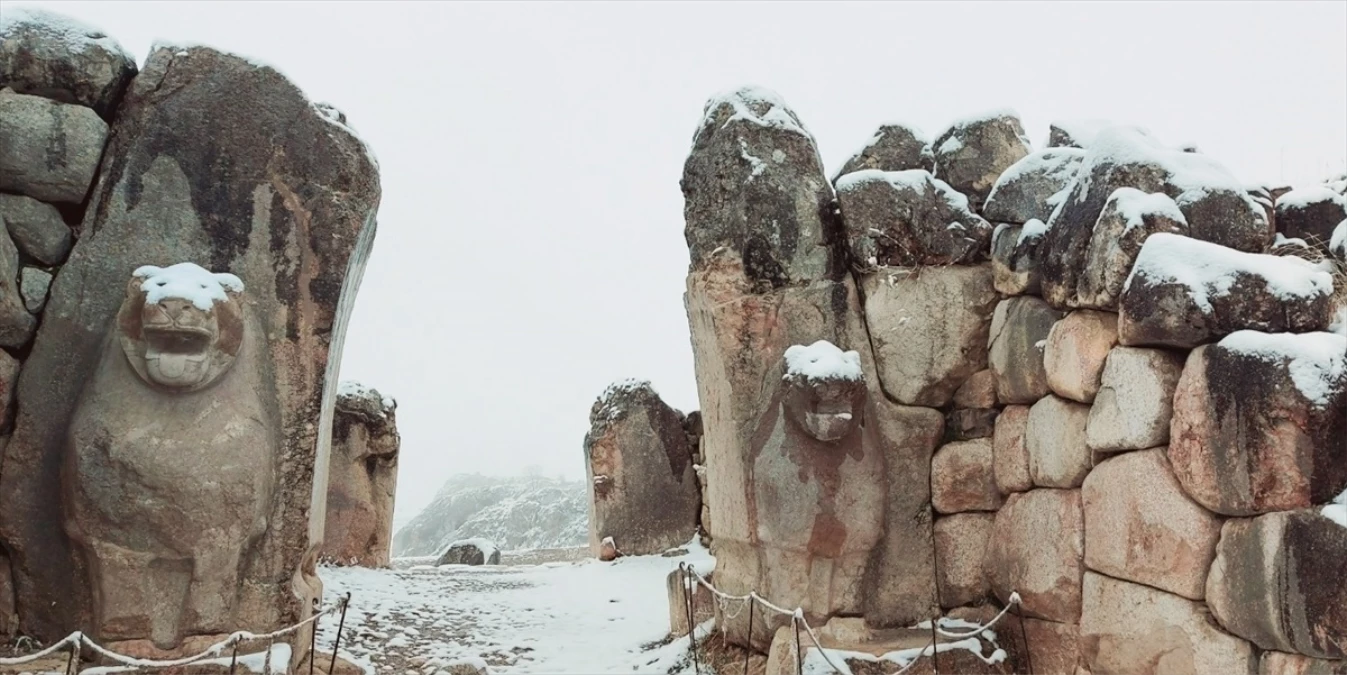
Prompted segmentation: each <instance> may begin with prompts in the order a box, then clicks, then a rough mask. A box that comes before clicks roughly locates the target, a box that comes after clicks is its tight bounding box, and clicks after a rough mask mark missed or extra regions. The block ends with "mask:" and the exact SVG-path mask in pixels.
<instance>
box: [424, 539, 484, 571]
mask: <svg viewBox="0 0 1347 675" xmlns="http://www.w3.org/2000/svg"><path fill="white" fill-rule="evenodd" d="M435 564H436V565H437V566H438V565H499V564H500V549H498V548H496V545H495V544H493V543H491V542H490V541H488V540H486V539H463V540H461V541H455V542H451V543H450V544H449V547H448V548H446V549H444V552H443V553H441V554H440V556H439V558H437V559H436V560H435Z"/></svg>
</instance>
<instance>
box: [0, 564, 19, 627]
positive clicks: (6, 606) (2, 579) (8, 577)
mask: <svg viewBox="0 0 1347 675" xmlns="http://www.w3.org/2000/svg"><path fill="white" fill-rule="evenodd" d="M18 630H19V616H18V614H16V613H15V612H14V575H13V574H11V572H10V569H9V556H7V555H5V552H4V551H0V637H11V636H13V635H14V634H15V633H16V632H18Z"/></svg>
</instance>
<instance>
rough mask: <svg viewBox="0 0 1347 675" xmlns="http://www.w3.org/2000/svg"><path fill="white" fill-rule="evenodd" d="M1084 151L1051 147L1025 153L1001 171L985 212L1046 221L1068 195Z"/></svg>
mask: <svg viewBox="0 0 1347 675" xmlns="http://www.w3.org/2000/svg"><path fill="white" fill-rule="evenodd" d="M1084 157H1085V151H1084V150H1080V149H1078V148H1049V149H1047V150H1039V151H1038V152H1035V153H1032V154H1029V155H1026V156H1025V157H1024V158H1023V159H1021V160H1020V161H1018V162H1015V163H1014V164H1012V165H1010V168H1008V169H1006V170H1005V171H1004V172H1002V173H1001V175H1000V177H998V178H997V179H996V183H995V184H994V185H993V186H992V190H991V193H989V194H988V195H987V203H986V204H985V205H984V206H983V209H982V215H983V216H985V217H986V218H987V219H988V220H991V221H1001V222H1008V223H1026V222H1028V221H1030V220H1042V221H1047V220H1048V218H1050V217H1051V216H1052V212H1053V210H1054V209H1055V207H1056V206H1057V204H1058V203H1059V202H1060V201H1061V200H1062V199H1064V198H1065V197H1066V195H1065V194H1064V191H1065V190H1067V189H1068V188H1070V187H1071V181H1073V180H1075V178H1076V174H1077V172H1079V171H1080V165H1081V161H1082V160H1083V159H1084Z"/></svg>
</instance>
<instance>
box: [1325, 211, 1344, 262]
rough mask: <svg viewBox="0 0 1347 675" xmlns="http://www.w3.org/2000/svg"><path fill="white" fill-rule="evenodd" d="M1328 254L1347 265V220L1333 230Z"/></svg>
mask: <svg viewBox="0 0 1347 675" xmlns="http://www.w3.org/2000/svg"><path fill="white" fill-rule="evenodd" d="M1328 252H1329V253H1330V254H1331V255H1333V257H1335V258H1337V259H1338V261H1339V262H1342V263H1344V264H1347V220H1344V221H1342V222H1341V223H1338V226H1337V227H1335V228H1333V238H1332V239H1331V240H1330V242H1329V246H1328Z"/></svg>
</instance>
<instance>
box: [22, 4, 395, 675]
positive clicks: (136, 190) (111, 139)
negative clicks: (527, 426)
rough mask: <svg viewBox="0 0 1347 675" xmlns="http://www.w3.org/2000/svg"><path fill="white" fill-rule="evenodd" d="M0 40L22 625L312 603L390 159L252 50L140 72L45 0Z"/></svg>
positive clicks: (186, 52) (163, 626)
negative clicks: (336, 413) (380, 164)
mask: <svg viewBox="0 0 1347 675" xmlns="http://www.w3.org/2000/svg"><path fill="white" fill-rule="evenodd" d="M0 44H2V45H3V46H2V47H0V108H3V112H2V113H0V176H2V177H3V178H2V179H0V192H3V193H5V194H4V195H3V196H0V217H3V218H4V219H5V224H6V229H7V230H8V232H9V233H10V236H9V237H0V346H3V347H4V348H5V352H4V355H3V356H0V361H4V362H5V363H8V364H9V365H4V364H3V363H0V373H3V378H0V379H2V380H3V383H4V385H5V386H4V388H3V389H4V392H5V401H4V402H5V404H6V406H5V410H6V413H5V424H4V427H3V430H2V433H3V435H4V450H3V455H2V456H0V573H3V574H4V575H5V577H6V579H5V581H4V582H0V603H4V604H9V602H8V600H9V598H10V597H11V596H12V597H13V602H12V605H13V607H12V608H11V607H6V606H4V605H0V629H4V630H8V631H11V632H15V631H17V632H21V633H23V634H26V635H29V636H31V637H34V638H37V639H39V640H44V641H50V640H55V639H59V638H60V637H61V636H64V635H66V634H68V633H70V632H71V631H72V630H75V629H79V630H83V631H86V632H88V633H89V634H90V635H91V636H93V637H95V638H96V639H98V640H100V641H102V642H104V643H110V644H116V645H118V646H119V647H120V648H121V650H122V651H124V652H126V651H130V652H134V653H139V654H144V655H147V656H148V655H162V654H165V653H175V652H181V651H184V650H190V649H191V647H192V646H194V645H196V644H198V643H200V642H201V641H209V640H213V639H215V638H216V637H219V636H220V635H222V634H227V633H230V632H232V631H235V630H239V629H248V630H253V631H267V630H271V629H275V628H278V627H281V626H285V625H289V624H291V623H294V622H296V621H297V620H299V619H302V618H303V617H305V616H306V615H308V614H309V613H310V612H311V611H313V607H314V606H315V605H316V603H317V602H318V601H319V599H320V597H321V594H322V586H321V582H320V581H319V580H318V578H317V576H316V574H315V563H316V561H317V557H318V553H319V547H320V546H321V544H322V537H323V530H324V517H323V514H324V512H325V510H326V496H327V474H328V463H329V457H328V449H329V446H330V442H331V430H332V425H333V402H334V399H335V398H336V393H337V391H336V390H337V371H338V365H339V363H340V358H341V347H342V343H343V341H344V337H345V327H346V321H347V318H348V316H349V313H350V308H351V305H352V303H353V302H354V298H355V294H356V291H357V289H358V286H359V282H360V278H361V276H362V274H363V269H364V264H365V260H366V257H367V255H368V252H369V250H370V247H371V245H372V242H373V237H374V231H375V223H374V215H375V211H376V209H377V206H378V202H379V194H380V189H379V181H378V171H377V164H376V163H375V161H374V159H373V157H372V155H371V154H370V153H369V150H368V148H367V147H366V146H365V144H364V143H363V142H362V141H361V140H360V139H359V138H358V137H357V136H356V135H355V134H354V132H352V131H351V130H350V128H349V127H347V126H346V125H345V123H344V118H343V116H342V115H341V114H340V113H338V112H336V111H335V110H333V109H332V108H331V107H329V106H324V105H321V104H314V103H311V102H310V101H309V100H308V99H307V98H305V97H304V95H303V94H302V93H301V92H300V91H299V90H298V89H297V88H296V87H295V86H294V85H293V84H292V83H291V82H289V81H288V80H287V79H286V78H285V77H284V76H283V75H282V74H280V73H279V72H277V71H276V70H274V69H272V68H270V67H267V66H263V65H259V64H257V63H254V62H251V61H249V60H247V59H244V58H241V57H238V56H234V55H230V54H226V53H222V52H219V51H216V50H213V49H210V48H208V47H199V46H193V47H178V46H173V45H167V44H159V45H156V46H155V47H154V48H153V49H152V52H151V54H150V55H149V57H148V59H147V60H146V62H145V64H144V65H143V67H142V68H140V70H139V72H137V71H136V67H135V64H134V63H132V62H131V60H130V58H129V57H128V56H127V55H126V53H125V51H124V50H122V49H121V48H120V47H119V46H118V45H117V43H116V42H115V40H112V39H111V38H108V37H106V36H104V35H103V34H101V33H99V32H98V31H96V30H94V29H92V28H89V27H87V26H82V25H78V24H76V23H75V22H73V21H70V20H68V19H65V18H64V17H60V16H56V15H52V14H49V13H45V12H37V11H24V10H17V11H7V12H6V14H5V18H4V22H3V24H0ZM53 153H55V154H53ZM71 241H73V247H72V246H71ZM5 246H9V248H10V253H9V255H8V256H5V255H4V252H3V250H2V249H3V248H4V247H5ZM6 257H7V258H8V260H9V263H8V264H5V263H4V260H5V259H6ZM44 275H52V276H54V279H53V280H52V281H51V285H50V291H49V292H39V291H40V290H41V288H40V287H41V286H42V285H43V282H44V281H45V276H44ZM44 296H45V303H44V302H42V300H43V298H44ZM217 432H218V433H217ZM212 434H214V435H212ZM228 439H236V440H237V441H238V442H236V443H231V442H227V441H228ZM244 439H246V442H245V440H244ZM221 443H223V445H221ZM245 451H246V453H248V457H246V458H239V457H231V456H230V453H231V452H232V453H241V452H245ZM241 462H242V463H248V464H250V465H251V466H253V467H255V468H254V469H253V470H252V471H250V472H249V473H248V475H246V476H245V475H242V474H239V473H238V471H237V468H236V467H237V466H239V465H240V463H241ZM132 515H136V516H137V517H131V516H132ZM11 586H12V591H11V590H10V587H11ZM308 642H309V640H308V636H307V634H303V633H301V634H300V635H299V636H298V637H297V639H296V642H295V644H296V649H295V650H294V654H295V659H296V663H297V662H298V661H299V660H300V659H302V658H304V656H305V654H306V649H305V647H306V646H307V645H308Z"/></svg>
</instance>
